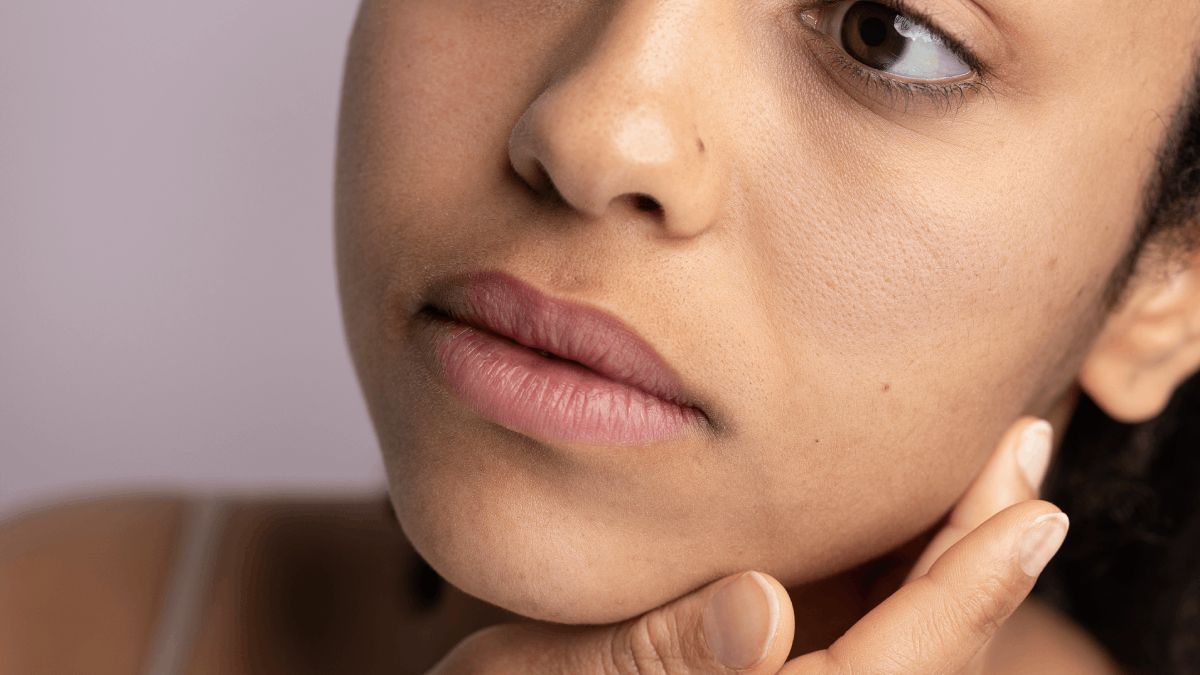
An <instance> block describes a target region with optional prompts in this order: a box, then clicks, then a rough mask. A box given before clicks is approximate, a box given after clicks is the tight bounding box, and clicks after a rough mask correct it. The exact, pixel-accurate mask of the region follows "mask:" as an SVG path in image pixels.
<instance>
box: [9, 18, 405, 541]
mask: <svg viewBox="0 0 1200 675" xmlns="http://www.w3.org/2000/svg"><path fill="white" fill-rule="evenodd" d="M355 7H356V3H355V2H352V1H348V0H308V1H303V0H255V1H253V2H247V1H246V0H206V1H205V2H195V1H194V0H189V1H188V2H182V1H179V0H108V1H107V2H92V1H90V0H3V1H0V517H3V516H5V515H12V514H14V513H16V512H18V511H21V510H24V509H27V508H30V507H33V506H37V505H40V504H43V503H45V502H47V501H51V500H57V499H62V498H66V497H68V496H70V497H76V496H80V495H85V494H96V493H103V492H109V491H123V492H128V491H131V490H135V489H140V488H152V489H175V488H177V487H178V488H188V489H211V488H214V487H224V488H232V489H239V490H262V491H269V490H282V491H290V490H299V489H304V490H337V491H341V490H356V489H362V488H371V487H380V488H382V486H383V478H382V469H381V466H380V461H379V457H378V450H377V447H376V442H375V439H374V436H373V433H372V431H371V429H370V424H369V421H368V419H367V414H366V409H365V406H364V404H363V402H362V398H361V395H360V393H359V391H358V388H357V385H356V383H355V381H354V377H353V372H352V370H351V366H350V362H349V358H348V356H347V354H346V350H345V346H344V343H343V338H342V334H341V324H340V319H339V316H338V307H337V297H336V288H335V282H334V267H333V243H332V242H333V240H332V229H331V215H330V214H331V202H332V196H331V181H332V174H333V164H332V163H333V149H334V129H335V121H336V108H337V92H338V87H339V80H340V69H341V59H342V55H343V50H344V47H345V39H346V36H347V33H348V30H349V27H350V24H351V21H352V19H353V13H354V10H355Z"/></svg>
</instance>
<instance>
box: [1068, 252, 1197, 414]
mask: <svg viewBox="0 0 1200 675" xmlns="http://www.w3.org/2000/svg"><path fill="white" fill-rule="evenodd" d="M1191 263H1192V264H1190V265H1187V266H1185V267H1184V268H1183V269H1182V270H1180V271H1178V272H1174V273H1172V274H1171V276H1170V277H1169V278H1167V279H1164V280H1162V281H1154V282H1147V283H1146V285H1144V286H1143V287H1141V288H1139V289H1137V290H1136V291H1135V292H1134V293H1133V295H1132V296H1131V297H1130V298H1129V299H1128V301H1127V302H1126V303H1125V304H1124V305H1123V307H1121V308H1120V309H1119V310H1117V312H1116V313H1114V314H1113V315H1111V316H1110V317H1109V319H1108V322H1107V323H1106V325H1105V327H1104V329H1103V330H1102V331H1101V333H1100V336H1099V337H1098V338H1097V340H1096V342H1095V343H1094V344H1093V346H1092V349H1091V351H1090V352H1089V353H1088V356H1087V359H1086V360H1085V361H1084V364H1083V367H1082V368H1081V369H1080V372H1079V384H1080V387H1081V388H1082V389H1083V390H1084V391H1085V392H1087V394H1088V396H1089V397H1091V399H1092V400H1093V401H1095V402H1096V404H1097V405H1098V406H1100V408H1101V409H1103V410H1104V411H1105V412H1106V413H1107V414H1108V415H1109V416H1110V417H1112V418H1113V419H1115V420H1118V421H1121V422H1126V423H1136V422H1144V421H1146V420H1149V419H1152V418H1154V417H1156V416H1157V415H1158V414H1159V413H1160V412H1162V410H1163V408H1164V407H1166V405H1167V403H1168V402H1169V401H1170V400H1171V396H1172V395H1173V394H1174V393H1175V389H1176V387H1178V386H1179V384H1180V383H1182V382H1183V381H1184V380H1186V379H1188V378H1189V377H1191V376H1192V375H1193V374H1194V373H1195V372H1196V371H1197V370H1198V369H1200V270H1198V269H1197V264H1196V263H1197V261H1196V260H1195V259H1193V260H1192V261H1191Z"/></svg>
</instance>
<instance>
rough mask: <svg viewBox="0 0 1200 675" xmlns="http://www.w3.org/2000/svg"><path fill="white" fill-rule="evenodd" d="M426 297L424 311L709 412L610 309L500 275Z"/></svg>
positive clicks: (468, 279)
mask: <svg viewBox="0 0 1200 675" xmlns="http://www.w3.org/2000/svg"><path fill="white" fill-rule="evenodd" d="M426 299H427V303H428V304H427V305H425V307H423V308H422V309H425V310H428V309H430V308H433V309H435V310H438V311H440V312H442V313H443V314H445V315H447V316H448V317H449V318H451V319H453V320H455V321H458V322H460V323H464V324H467V325H469V326H472V327H475V328H481V329H483V330H486V331H488V332H491V333H495V334H497V335H501V336H503V337H507V338H509V339H511V340H512V341H514V342H517V343H519V344H521V345H524V346H526V347H529V348H531V349H540V350H542V351H546V352H549V353H551V354H553V355H555V356H558V357H560V358H563V359H568V360H570V361H575V362H577V363H579V364H580V365H582V366H584V367H586V368H588V369H590V370H593V371H595V372H596V373H598V374H600V375H603V376H604V377H607V378H609V379H611V380H614V381H617V382H621V383H624V384H627V385H629V386H632V387H636V388H638V389H641V390H642V391H644V392H646V393H648V394H651V395H652V396H656V397H658V398H660V399H663V400H665V401H670V402H672V403H675V404H677V405H680V406H685V407H690V408H695V409H696V410H697V411H698V412H700V413H701V414H702V415H704V414H705V413H704V411H703V410H702V409H701V408H700V407H699V406H698V405H696V403H695V402H694V400H693V399H692V397H691V396H690V395H689V394H688V392H687V391H686V390H685V389H684V387H683V385H682V383H681V382H680V380H679V377H678V376H677V375H676V374H675V372H674V371H673V370H672V369H671V367H670V366H669V365H668V364H667V362H666V360H665V359H663V357H662V356H660V355H659V354H658V352H656V351H655V350H654V348H653V347H651V346H650V345H649V344H648V343H647V342H646V341H645V340H643V339H642V338H640V337H638V336H637V334H636V333H634V332H633V331H632V330H630V329H629V328H627V327H626V326H625V324H624V322H622V321H621V320H620V319H618V318H616V317H614V316H612V315H611V314H608V313H607V312H604V311H602V310H599V309H596V308H593V307H588V306H585V305H580V304H576V303H572V302H568V301H565V300H558V299H555V298H552V297H550V296H548V295H546V294H544V293H542V292H541V291H539V290H538V289H536V288H534V287H533V286H531V285H529V284H527V283H525V282H523V281H521V280H520V279H517V278H515V277H513V276H511V275H508V274H505V273H503V272H496V271H488V272H476V273H473V274H468V275H464V276H460V277H456V278H454V279H451V280H449V281H447V282H444V283H441V284H438V285H436V286H435V287H434V288H433V289H432V291H431V293H430V294H429V295H428V296H427V298H426ZM705 417H707V415H705Z"/></svg>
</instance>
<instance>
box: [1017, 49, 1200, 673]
mask: <svg viewBox="0 0 1200 675" xmlns="http://www.w3.org/2000/svg"><path fill="white" fill-rule="evenodd" d="M1198 231H1200V63H1198V64H1197V67H1196V76H1195V83H1194V86H1193V88H1192V90H1191V92H1190V94H1188V95H1187V96H1185V101H1184V103H1183V105H1182V106H1180V109H1179V113H1178V114H1177V115H1176V116H1175V117H1174V121H1173V122H1172V124H1171V126H1170V130H1169V132H1168V133H1167V135H1166V141H1165V142H1164V143H1163V146H1162V148H1161V150H1160V152H1159V156H1158V162H1157V169H1156V170H1155V172H1154V174H1153V176H1152V177H1151V180H1150V183H1149V186H1148V189H1147V191H1146V202H1145V208H1144V210H1143V217H1142V220H1141V222H1140V223H1139V224H1138V227H1137V228H1136V229H1135V236H1134V238H1133V242H1132V245H1131V247H1130V250H1129V253H1128V255H1126V256H1125V259H1124V260H1123V262H1122V264H1121V265H1120V266H1118V268H1117V269H1116V270H1115V272H1114V275H1113V277H1112V278H1111V280H1110V285H1109V289H1108V290H1109V292H1108V294H1107V300H1108V302H1109V308H1110V309H1111V308H1113V307H1115V306H1117V305H1118V304H1119V303H1120V301H1121V300H1122V299H1123V296H1124V291H1125V290H1126V289H1127V288H1128V286H1129V281H1130V280H1131V278H1134V277H1135V276H1136V274H1135V268H1136V266H1137V261H1138V260H1139V259H1141V258H1142V257H1143V256H1142V254H1143V252H1144V251H1145V250H1146V248H1147V246H1148V245H1152V244H1153V245H1160V244H1161V246H1162V249H1163V250H1164V251H1165V252H1168V254H1169V252H1171V251H1174V252H1176V253H1191V252H1193V251H1195V250H1196V247H1197V245H1198V242H1197V239H1198V238H1200V235H1198ZM1045 493H1046V498H1047V499H1049V500H1051V501H1053V502H1055V503H1056V504H1058V505H1059V506H1060V507H1062V509H1063V510H1064V511H1065V512H1066V513H1067V514H1068V515H1069V516H1070V518H1071V533H1070V535H1069V536H1068V537H1067V541H1066V543H1065V544H1064V545H1063V549H1062V551H1061V552H1060V553H1059V554H1058V556H1056V558H1055V560H1054V561H1053V562H1052V563H1051V565H1050V567H1049V568H1047V570H1046V572H1045V573H1044V574H1043V576H1042V578H1041V580H1040V582H1039V585H1038V592H1039V593H1040V594H1041V595H1042V596H1043V597H1045V598H1046V599H1048V600H1050V601H1051V602H1052V603H1053V604H1055V605H1057V606H1058V607H1059V608H1060V609H1062V610H1064V611H1066V612H1067V613H1068V614H1070V615H1071V616H1072V617H1073V618H1074V619H1075V620H1076V621H1077V622H1078V623H1079V624H1080V625H1082V626H1083V627H1084V628H1086V629H1087V630H1088V631H1090V632H1091V633H1092V634H1093V635H1094V636H1095V637H1096V638H1097V639H1098V640H1099V642H1100V643H1101V644H1103V645H1104V646H1105V647H1106V648H1107V649H1108V651H1109V652H1110V653H1111V654H1112V655H1113V656H1114V657H1115V658H1116V659H1118V661H1119V662H1120V664H1121V665H1122V667H1123V668H1125V669H1127V670H1128V671H1129V672H1133V673H1154V674H1155V675H1165V674H1168V673H1171V674H1183V673H1192V674H1195V673H1200V375H1196V376H1193V377H1192V378H1191V379H1190V380H1188V381H1187V382H1185V383H1183V384H1182V385H1181V386H1180V387H1179V388H1178V389H1177V390H1176V392H1175V395H1174V396H1173V397H1172V399H1171V401H1170V403H1169V404H1168V405H1167V407H1166V408H1165V409H1164V410H1163V412H1162V413H1161V414H1160V415H1158V416H1157V417H1156V418H1154V419H1152V420H1150V421H1147V422H1144V423H1141V424H1121V423H1118V422H1116V421H1114V420H1113V419H1112V418H1110V417H1109V416H1107V415H1106V414H1105V413H1104V412H1103V411H1102V410H1101V409H1100V408H1099V407H1098V406H1097V405H1096V403H1095V402H1094V401H1092V400H1091V399H1090V398H1088V397H1087V395H1086V394H1084V395H1082V396H1081V397H1080V402H1079V406H1078V408H1077V409H1076V411H1075V414H1074V416H1073V417H1072V419H1071V422H1070V424H1069V425H1068V427H1067V429H1066V430H1065V436H1064V438H1063V445H1062V450H1061V452H1060V455H1059V457H1058V458H1057V459H1056V461H1055V466H1054V467H1053V468H1052V470H1051V473H1050V475H1049V476H1048V478H1047V484H1046V491H1045Z"/></svg>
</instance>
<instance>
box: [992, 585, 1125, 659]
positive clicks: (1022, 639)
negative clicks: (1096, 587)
mask: <svg viewBox="0 0 1200 675" xmlns="http://www.w3.org/2000/svg"><path fill="white" fill-rule="evenodd" d="M990 649H991V652H990V653H989V657H990V658H989V663H991V664H993V666H994V672H995V673H1021V674H1022V675H1038V674H1040V673H1046V674H1047V675H1050V674H1053V675H1118V674H1119V673H1120V672H1121V670H1120V669H1119V668H1118V667H1117V665H1116V664H1115V663H1114V662H1113V661H1112V659H1111V657H1110V656H1109V655H1108V653H1107V652H1106V651H1105V650H1104V648H1103V647H1102V646H1101V645H1100V644H1099V643H1098V642H1096V640H1095V639H1094V638H1093V637H1092V636H1091V635H1089V634H1088V633H1087V631H1085V630H1083V629H1082V628H1080V627H1079V626H1078V625H1077V624H1076V623H1075V622H1074V621H1072V620H1071V618H1070V617H1068V616H1067V615H1065V614H1063V613H1062V612H1060V611H1059V610H1058V609H1056V608H1054V607H1053V606H1051V605H1050V604H1048V603H1047V602H1045V601H1043V600H1041V599H1039V598H1038V597H1037V596H1030V598H1029V599H1028V600H1026V601H1025V603H1024V604H1022V605H1021V607H1020V608H1019V609H1018V610H1017V611H1016V612H1015V613H1014V614H1013V615H1012V617H1010V618H1009V620H1008V621H1006V622H1005V623H1004V626H1003V627H1002V628H1001V629H1000V631H999V633H997V634H996V637H995V638H994V639H993V640H992V643H991V647H990Z"/></svg>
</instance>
